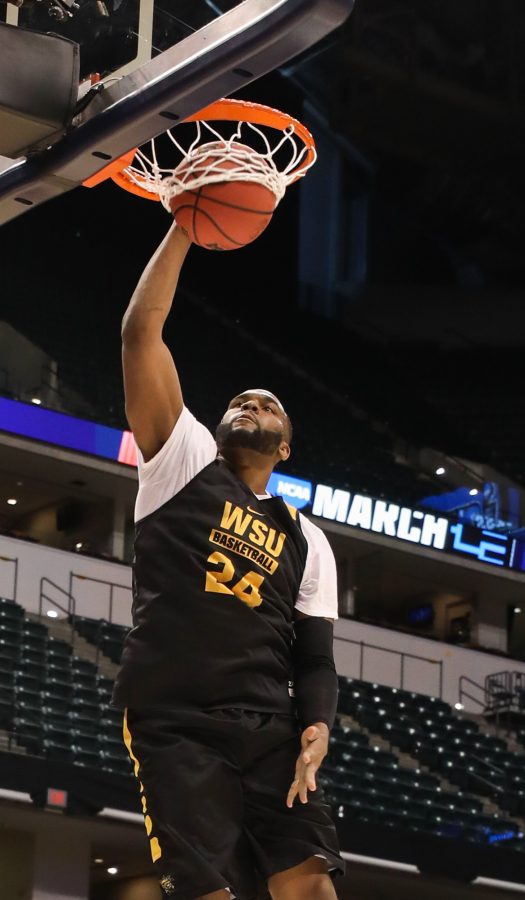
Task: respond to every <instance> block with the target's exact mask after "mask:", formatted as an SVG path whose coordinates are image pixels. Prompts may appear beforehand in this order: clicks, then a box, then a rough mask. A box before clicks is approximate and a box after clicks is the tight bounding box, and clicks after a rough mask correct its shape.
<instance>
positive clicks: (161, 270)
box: [122, 223, 190, 461]
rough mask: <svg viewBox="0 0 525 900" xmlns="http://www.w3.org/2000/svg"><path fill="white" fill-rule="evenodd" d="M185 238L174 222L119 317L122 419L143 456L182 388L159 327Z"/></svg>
mask: <svg viewBox="0 0 525 900" xmlns="http://www.w3.org/2000/svg"><path fill="white" fill-rule="evenodd" d="M189 246H190V241H189V239H188V238H187V236H186V234H185V233H184V232H183V231H182V230H181V229H180V228H178V227H177V226H176V224H175V223H174V224H173V225H172V227H171V228H170V230H169V232H168V234H167V235H166V237H165V238H164V240H163V241H162V243H161V245H160V246H159V247H158V249H157V250H156V252H155V253H154V254H153V256H152V258H151V259H150V261H149V263H148V265H147V266H146V268H145V269H144V272H143V273H142V275H141V277H140V280H139V283H138V284H137V287H136V289H135V292H134V294H133V296H132V298H131V301H130V303H129V306H128V308H127V310H126V312H125V314H124V318H123V320H122V368H123V373H124V393H125V401H126V418H127V420H128V423H129V427H130V428H131V430H132V432H133V436H134V438H135V441H136V443H137V445H138V447H139V448H140V450H141V452H142V455H143V456H144V459H145V460H146V461H147V460H148V459H151V458H152V457H153V456H155V454H156V453H157V452H158V451H159V450H160V448H161V447H162V446H163V444H164V443H165V442H166V440H167V439H168V437H169V436H170V434H171V432H172V431H173V428H174V426H175V423H176V422H177V419H178V418H179V416H180V413H181V411H182V405H183V401H182V392H181V387H180V382H179V377H178V375H177V369H176V368H175V363H174V361H173V357H172V355H171V353H170V351H169V349H168V347H167V346H166V344H165V343H164V341H163V339H162V330H163V327H164V323H165V321H166V319H167V317H168V313H169V311H170V309H171V305H172V302H173V296H174V294H175V290H176V287H177V283H178V280H179V275H180V270H181V267H182V264H183V262H184V259H185V257H186V253H187V252H188V249H189Z"/></svg>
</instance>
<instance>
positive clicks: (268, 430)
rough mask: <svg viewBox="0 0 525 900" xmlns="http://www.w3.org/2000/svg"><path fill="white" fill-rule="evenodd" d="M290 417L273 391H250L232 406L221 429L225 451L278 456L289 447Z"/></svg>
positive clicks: (219, 436)
mask: <svg viewBox="0 0 525 900" xmlns="http://www.w3.org/2000/svg"><path fill="white" fill-rule="evenodd" d="M285 431H286V414H285V412H284V410H283V408H282V405H281V403H280V402H279V400H277V397H274V395H273V394H270V393H269V392H268V393H267V392H264V393H256V392H252V391H246V392H245V393H243V394H239V395H238V396H237V397H234V398H233V400H232V401H231V402H230V403H229V405H228V409H227V410H226V412H225V413H224V416H223V417H222V420H221V422H220V424H219V426H218V428H217V432H216V439H217V444H218V446H219V449H220V450H221V451H224V450H227V449H228V448H229V447H231V448H233V447H244V448H246V449H250V450H257V451H258V452H259V453H263V454H265V455H274V454H275V453H276V451H277V450H278V449H279V447H280V446H281V445H282V444H283V443H284V444H285V445H286V446H288V445H287V444H286V438H285Z"/></svg>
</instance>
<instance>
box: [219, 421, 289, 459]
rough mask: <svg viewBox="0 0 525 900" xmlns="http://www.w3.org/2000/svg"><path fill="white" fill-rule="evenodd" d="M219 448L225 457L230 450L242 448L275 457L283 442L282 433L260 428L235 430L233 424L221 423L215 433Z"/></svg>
mask: <svg viewBox="0 0 525 900" xmlns="http://www.w3.org/2000/svg"><path fill="white" fill-rule="evenodd" d="M215 440H216V441H217V446H218V448H219V450H220V452H221V453H222V454H223V455H227V453H228V450H234V449H237V448H242V449H243V450H255V451H256V452H257V453H262V454H264V455H265V456H273V454H274V453H275V451H276V450H277V447H278V446H279V444H281V442H282V440H283V433H282V431H270V430H268V429H263V428H259V425H257V426H256V427H255V428H243V427H242V426H241V427H239V426H238V427H237V428H233V423H232V422H220V423H219V425H217V430H216V432H215Z"/></svg>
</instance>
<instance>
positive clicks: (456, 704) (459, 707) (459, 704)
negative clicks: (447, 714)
mask: <svg viewBox="0 0 525 900" xmlns="http://www.w3.org/2000/svg"><path fill="white" fill-rule="evenodd" d="M454 709H465V707H464V706H463V704H462V703H454Z"/></svg>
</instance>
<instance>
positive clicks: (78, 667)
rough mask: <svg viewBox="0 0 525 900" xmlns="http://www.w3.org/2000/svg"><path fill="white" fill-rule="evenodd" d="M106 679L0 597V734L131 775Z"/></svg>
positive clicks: (35, 750)
mask: <svg viewBox="0 0 525 900" xmlns="http://www.w3.org/2000/svg"><path fill="white" fill-rule="evenodd" d="M111 690H112V681H111V679H109V678H107V677H106V676H104V675H102V674H101V673H100V672H99V671H98V669H97V666H96V665H95V664H94V663H92V662H91V661H89V660H87V659H83V658H82V657H80V656H77V655H75V654H74V652H73V648H72V646H71V644H69V643H67V641H62V640H58V639H56V638H53V637H52V636H51V635H50V634H49V630H48V628H47V627H46V626H45V625H44V624H41V623H39V622H36V621H33V620H32V619H30V618H28V617H27V616H26V614H25V611H24V609H23V607H22V606H20V605H19V604H17V603H15V602H13V601H10V600H5V599H2V598H0V728H1V729H3V730H4V731H5V732H7V733H8V735H10V736H12V737H14V739H15V740H16V743H17V744H18V745H19V746H20V747H21V748H24V749H25V750H26V751H27V752H28V753H32V754H35V755H37V756H46V757H49V758H51V759H58V760H63V761H65V762H70V763H74V764H76V765H86V766H94V767H102V768H104V769H107V770H109V771H112V772H116V773H119V774H128V773H131V765H130V761H129V758H128V755H127V752H126V750H125V748H124V745H123V741H122V713H121V712H120V711H119V710H116V709H113V708H112V707H111V706H110V701H111Z"/></svg>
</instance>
